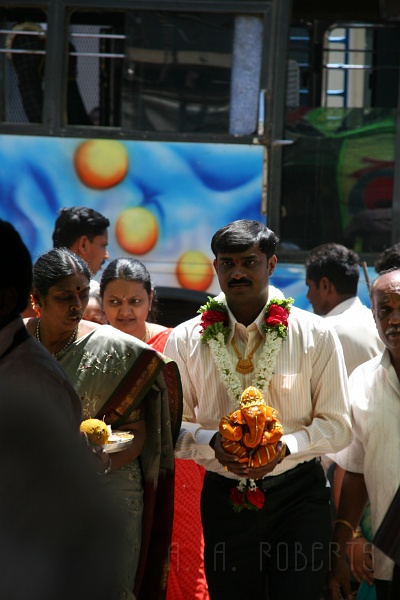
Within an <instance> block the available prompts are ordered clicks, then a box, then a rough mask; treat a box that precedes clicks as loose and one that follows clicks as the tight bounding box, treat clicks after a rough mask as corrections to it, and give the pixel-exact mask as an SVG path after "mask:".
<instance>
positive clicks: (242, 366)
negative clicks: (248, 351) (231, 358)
mask: <svg viewBox="0 0 400 600" xmlns="http://www.w3.org/2000/svg"><path fill="white" fill-rule="evenodd" d="M236 371H237V372H238V373H241V374H242V375H247V373H252V372H253V371H254V365H253V361H252V360H251V359H250V358H239V360H238V362H237V365H236Z"/></svg>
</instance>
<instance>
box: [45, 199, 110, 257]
mask: <svg viewBox="0 0 400 600" xmlns="http://www.w3.org/2000/svg"><path fill="white" fill-rule="evenodd" d="M109 226H110V221H109V220H108V219H107V218H106V217H104V216H103V215H102V214H101V213H99V212H97V211H96V210H93V209H92V208H87V207H85V206H72V207H69V208H62V209H61V210H60V212H59V215H58V217H57V219H56V222H55V225H54V231H53V246H54V248H60V247H65V248H71V247H72V245H73V244H74V242H75V241H76V240H77V239H79V238H80V237H82V236H83V235H86V236H87V237H88V238H89V240H90V241H93V238H95V237H96V236H97V235H103V234H104V232H105V231H106V230H107V228H108V227H109Z"/></svg>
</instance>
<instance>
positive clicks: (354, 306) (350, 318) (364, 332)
mask: <svg viewBox="0 0 400 600" xmlns="http://www.w3.org/2000/svg"><path fill="white" fill-rule="evenodd" d="M325 318H326V319H327V322H328V323H329V324H330V325H331V326H333V327H334V329H335V331H336V333H337V334H338V336H339V340H340V342H341V344H342V347H343V354H344V360H345V362H346V367H347V373H348V375H350V373H352V372H353V371H354V369H355V368H356V367H358V365H361V364H362V363H364V362H366V361H367V360H370V359H371V358H374V356H378V355H380V354H382V352H383V350H384V349H385V346H384V344H383V342H382V340H381V339H380V337H379V334H378V330H377V328H376V325H375V321H374V317H373V315H372V311H371V309H370V308H368V307H367V306H365V304H362V302H361V300H360V299H359V298H358V297H357V296H354V298H349V299H348V300H345V301H344V302H341V303H340V304H338V305H337V306H335V308H333V309H332V310H331V311H330V312H329V313H328V314H327V315H326V316H325Z"/></svg>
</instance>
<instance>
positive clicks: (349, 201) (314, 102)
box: [280, 23, 400, 253]
mask: <svg viewBox="0 0 400 600" xmlns="http://www.w3.org/2000/svg"><path fill="white" fill-rule="evenodd" d="M316 29H317V28H316ZM298 32H299V29H298V28H297V30H294V29H293V30H292V34H293V38H294V39H295V37H296V35H295V34H297V42H296V43H297V48H298V47H299V38H300V37H301V39H302V40H303V43H304V44H305V42H306V36H305V35H302V36H299V33H298ZM315 35H316V34H315ZM314 38H315V39H314ZM319 39H320V46H319V48H320V50H319V51H318V43H317V42H318V36H316V37H315V36H314V37H313V35H310V38H309V40H310V48H309V50H310V56H311V55H312V56H313V57H314V58H313V61H312V69H310V70H308V69H307V68H306V65H305V67H304V68H303V73H304V74H307V75H310V77H311V83H310V85H309V86H308V90H309V91H310V93H308V94H303V95H302V100H303V102H301V101H300V102H301V104H300V103H299V106H298V107H293V106H288V107H287V111H286V137H287V138H288V139H291V140H292V141H293V142H294V143H293V144H292V145H291V146H287V147H285V148H284V150H283V156H284V166H283V173H282V204H281V221H280V235H281V240H282V245H283V247H285V246H286V247H288V248H294V249H297V250H299V249H300V250H309V249H311V248H312V247H314V246H317V245H318V244H323V243H326V242H332V241H335V242H337V243H342V244H345V245H346V246H348V247H350V248H353V249H355V250H356V251H358V252H371V253H377V252H381V251H382V250H384V249H385V248H386V247H388V246H390V245H391V244H392V243H393V242H392V234H391V232H392V202H393V180H394V161H395V143H396V107H397V102H398V85H399V55H400V35H399V26H398V25H396V24H386V25H385V26H383V25H382V24H372V23H366V24H361V23H360V24H358V23H357V25H356V24H340V23H339V24H336V25H335V26H332V27H328V28H325V31H322V32H321V35H320V38H319ZM294 49H295V45H294V42H292V44H291V51H292V54H291V55H290V56H292V57H293V56H294ZM318 83H320V87H319V93H318ZM312 91H313V93H311V92H312ZM306 98H307V99H308V100H309V102H308V103H306V102H305V101H304V100H305V99H306Z"/></svg>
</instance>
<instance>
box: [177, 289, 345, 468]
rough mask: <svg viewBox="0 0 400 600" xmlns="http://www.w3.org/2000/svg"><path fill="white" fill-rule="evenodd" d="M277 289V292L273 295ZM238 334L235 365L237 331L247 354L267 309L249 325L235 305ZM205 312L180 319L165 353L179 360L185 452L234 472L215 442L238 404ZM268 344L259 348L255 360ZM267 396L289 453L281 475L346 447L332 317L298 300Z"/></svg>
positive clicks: (246, 382)
mask: <svg viewBox="0 0 400 600" xmlns="http://www.w3.org/2000/svg"><path fill="white" fill-rule="evenodd" d="M270 297H271V296H270ZM228 314H229V322H230V328H231V337H230V338H229V339H228V340H227V349H228V352H229V355H230V356H231V358H232V361H233V365H234V366H236V363H237V357H236V355H235V352H234V350H233V348H232V345H231V343H230V341H231V338H232V337H234V339H235V342H236V344H237V346H238V348H239V351H240V352H241V353H242V356H247V355H248V353H249V352H250V350H251V349H252V348H253V347H254V345H255V342H256V340H257V338H258V336H259V334H260V333H261V334H262V335H263V337H265V335H264V333H263V332H262V329H261V326H262V324H263V322H264V318H265V311H264V310H263V311H262V312H261V313H260V315H259V316H258V317H257V319H256V320H255V322H254V323H252V324H251V325H250V326H249V327H245V326H244V325H242V324H240V323H238V322H237V321H236V320H235V318H234V317H233V315H232V313H231V312H230V311H229V310H228ZM200 319H201V316H199V317H196V318H194V319H191V320H190V321H187V322H185V323H182V324H181V325H178V326H177V327H176V328H175V329H174V330H173V331H172V333H171V335H170V337H169V340H168V342H167V345H166V347H165V354H166V355H167V356H169V357H170V358H172V359H173V360H175V361H176V363H177V364H178V367H179V370H180V373H181V378H182V385H183V395H184V403H183V423H182V428H181V433H180V436H179V440H178V443H177V446H176V454H177V456H178V457H179V458H191V459H193V460H195V461H196V462H197V463H199V464H201V465H203V466H204V467H205V468H206V469H208V470H210V471H215V472H217V473H219V474H221V475H224V476H225V477H231V478H235V477H236V476H235V475H234V474H233V473H230V472H229V473H228V472H226V471H225V470H224V469H223V467H222V465H221V464H220V463H219V462H218V461H217V460H216V458H215V454H214V450H213V449H212V448H211V447H210V446H209V442H210V440H211V438H212V437H213V435H214V434H215V433H216V431H218V424H219V421H220V419H221V417H222V416H223V415H226V414H228V413H230V412H232V411H233V410H235V409H237V408H238V407H237V406H235V404H234V403H233V401H232V400H231V399H230V398H229V396H228V393H227V391H226V389H225V387H224V385H223V383H222V382H221V380H220V377H219V373H218V370H217V367H216V364H215V362H214V359H213V356H212V354H211V351H210V349H209V347H208V345H207V344H204V343H203V342H202V341H201V336H200V327H199V324H200ZM262 349H263V344H261V345H260V347H259V348H258V349H257V351H256V353H255V354H254V359H253V362H254V366H255V369H256V367H257V363H258V360H259V357H260V354H261V353H262ZM239 377H240V380H241V382H242V384H243V390H244V389H246V388H247V387H248V386H250V385H253V381H252V377H253V373H250V374H247V375H240V374H239ZM269 391H270V394H269V397H268V398H266V399H265V400H266V402H267V404H269V405H270V406H273V407H274V408H276V409H277V410H278V413H279V414H278V418H279V420H280V421H281V423H282V425H283V427H284V430H285V435H284V436H283V438H282V439H283V440H284V441H285V442H286V443H287V445H288V447H289V449H290V452H291V454H290V456H288V457H287V458H285V460H284V461H283V462H282V463H281V464H280V465H278V466H277V467H276V468H275V469H274V472H273V475H278V474H280V473H282V472H284V471H286V470H288V469H292V468H293V467H295V466H297V465H298V464H300V463H302V462H304V461H309V460H311V459H312V458H314V457H317V456H320V455H321V454H324V453H328V452H336V451H338V450H339V449H341V448H344V447H345V446H347V445H348V444H349V443H350V440H351V436H352V434H351V426H350V415H349V404H348V387H347V375H346V369H345V364H344V359H343V352H342V348H341V345H340V343H339V340H338V338H337V335H336V333H335V332H334V331H333V330H332V329H331V328H330V327H328V326H327V325H326V323H325V321H324V320H323V319H322V318H320V317H317V316H316V315H313V314H311V313H309V312H307V311H304V310H301V309H297V308H295V307H292V309H291V313H290V317H289V328H288V336H287V338H286V339H285V340H284V341H283V342H282V345H281V350H280V353H279V355H278V358H277V361H276V365H275V370H274V373H273V375H272V379H271V383H270V388H269Z"/></svg>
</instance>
